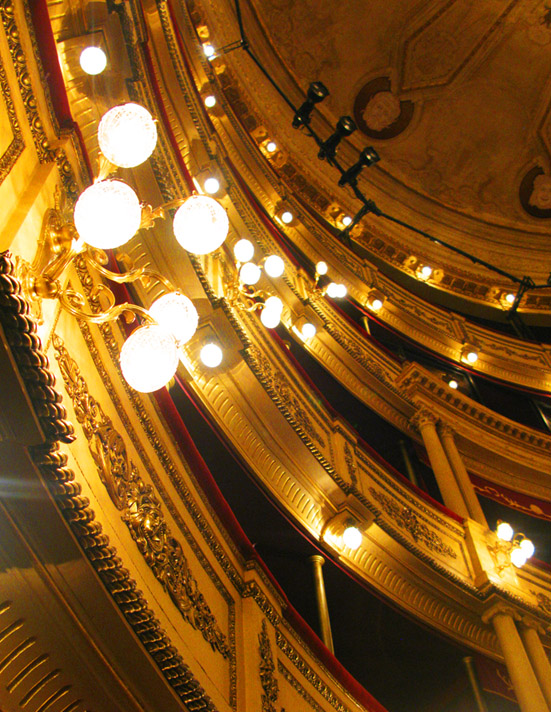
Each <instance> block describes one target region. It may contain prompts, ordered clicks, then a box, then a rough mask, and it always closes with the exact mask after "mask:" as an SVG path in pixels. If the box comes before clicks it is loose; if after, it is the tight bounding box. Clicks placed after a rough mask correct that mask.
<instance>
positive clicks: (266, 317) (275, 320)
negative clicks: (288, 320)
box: [260, 307, 281, 329]
mask: <svg viewBox="0 0 551 712" xmlns="http://www.w3.org/2000/svg"><path fill="white" fill-rule="evenodd" d="M260 321H261V322H262V323H263V324H264V326H265V327H266V328H267V329H275V328H276V326H279V323H280V321H281V313H280V312H277V311H275V310H273V309H267V308H266V307H264V308H263V309H262V311H261V312H260Z"/></svg>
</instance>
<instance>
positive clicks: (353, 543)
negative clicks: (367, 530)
mask: <svg viewBox="0 0 551 712" xmlns="http://www.w3.org/2000/svg"><path fill="white" fill-rule="evenodd" d="M342 540H343V542H344V544H345V546H347V547H348V548H349V549H352V550H353V551H355V550H356V549H359V547H360V545H361V543H362V533H361V531H360V530H359V529H358V527H354V526H348V527H346V529H345V530H344V532H343V535H342Z"/></svg>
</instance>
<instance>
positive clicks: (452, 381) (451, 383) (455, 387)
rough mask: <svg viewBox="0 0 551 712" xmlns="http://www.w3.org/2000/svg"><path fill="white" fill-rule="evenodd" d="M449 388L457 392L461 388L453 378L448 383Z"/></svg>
mask: <svg viewBox="0 0 551 712" xmlns="http://www.w3.org/2000/svg"><path fill="white" fill-rule="evenodd" d="M448 386H449V387H450V388H453V390H454V391H456V390H457V389H458V388H459V383H458V382H457V381H456V380H455V379H453V378H452V379H451V380H450V381H448Z"/></svg>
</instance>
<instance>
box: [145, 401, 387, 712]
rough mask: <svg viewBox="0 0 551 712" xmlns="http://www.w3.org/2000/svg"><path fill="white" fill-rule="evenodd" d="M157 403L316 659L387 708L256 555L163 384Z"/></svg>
mask: <svg viewBox="0 0 551 712" xmlns="http://www.w3.org/2000/svg"><path fill="white" fill-rule="evenodd" d="M153 395H154V396H155V399H156V401H157V404H158V406H159V408H160V410H161V413H162V414H163V416H164V418H165V420H166V423H167V425H168V427H169V428H170V431H171V433H172V435H173V436H174V439H175V440H176V442H177V444H178V446H179V448H180V449H181V452H182V454H183V456H184V458H185V459H186V461H187V463H188V464H189V466H190V467H191V469H192V471H193V473H194V475H195V477H196V479H197V482H198V484H199V486H200V487H201V489H202V490H203V492H204V493H205V494H206V496H207V498H208V500H209V503H210V504H211V505H212V507H213V509H214V511H215V512H216V514H217V515H218V517H219V518H220V520H221V522H222V524H223V526H224V528H225V529H226V531H227V532H228V534H229V535H230V536H231V537H232V540H233V541H234V543H235V544H236V545H237V547H238V549H239V551H240V552H241V554H242V555H243V557H244V558H245V559H246V560H248V561H250V560H254V561H256V562H257V563H258V564H259V566H260V567H261V568H262V570H263V571H264V573H265V574H266V576H267V577H268V578H269V580H270V582H271V583H272V585H273V586H274V588H275V589H276V591H277V592H278V594H279V595H280V596H281V598H282V599H283V600H284V606H283V616H284V618H285V620H286V621H288V623H289V624H290V625H291V626H292V628H293V629H294V630H295V631H296V632H297V634H298V635H299V637H301V638H302V639H303V640H304V641H305V643H306V644H307V645H308V647H309V648H310V649H311V650H312V652H313V653H314V654H315V655H316V656H317V657H318V659H319V660H320V661H321V662H322V663H323V664H324V665H325V666H326V667H327V669H328V670H329V672H330V673H331V674H332V675H333V676H334V677H335V678H336V679H337V680H338V681H339V682H340V683H341V684H342V685H343V686H344V687H345V688H346V689H347V690H348V691H349V692H350V694H351V695H352V696H353V697H354V698H355V699H356V700H357V701H358V702H360V703H361V704H362V705H364V706H365V707H366V708H367V709H368V710H372V711H373V712H387V711H386V708H385V707H383V705H381V704H380V703H379V702H377V700H376V699H375V698H374V697H373V696H372V695H371V694H370V693H369V692H368V691H367V690H366V689H365V688H364V687H363V686H362V685H360V683H359V682H358V681H357V680H356V679H355V678H354V677H353V676H352V675H351V674H350V673H349V672H348V670H346V668H345V667H344V666H343V665H342V663H340V662H339V661H338V660H337V658H336V657H335V656H334V655H333V654H332V653H331V652H330V651H329V650H328V649H327V648H326V646H325V645H324V644H323V642H322V641H321V640H320V639H319V637H318V636H317V635H316V633H315V632H314V631H313V630H312V628H310V626H309V625H308V624H307V623H306V621H305V620H304V619H303V618H302V617H301V616H300V614H299V613H298V612H297V611H296V610H295V608H293V606H292V605H291V604H290V603H289V600H288V598H287V596H286V595H285V593H284V591H283V589H282V588H281V587H280V585H279V584H278V582H277V580H276V579H275V578H274V576H273V575H272V573H271V572H270V570H269V569H268V567H267V566H266V564H265V563H264V561H263V560H262V559H261V558H260V556H259V555H258V553H257V552H256V550H255V548H254V547H253V545H252V544H251V542H250V541H249V539H248V537H247V535H246V534H245V532H244V531H243V529H242V528H241V525H240V524H239V522H238V521H237V519H236V518H235V515H234V514H233V512H232V510H231V508H230V507H229V505H228V503H227V502H226V500H225V499H224V497H223V495H222V493H221V492H220V490H219V488H218V485H217V484H216V481H215V479H214V477H213V476H212V473H211V471H210V470H209V468H208V467H207V465H206V463H205V461H204V460H203V458H202V457H201V454H200V453H199V451H198V450H197V448H196V446H195V443H194V442H193V440H192V439H191V437H190V435H189V432H188V430H187V428H186V426H185V424H184V421H183V420H182V418H181V416H180V414H179V413H178V410H177V408H176V406H175V405H174V401H173V400H172V398H171V397H170V394H169V393H168V391H167V390H166V389H165V388H163V389H161V390H159V391H156V392H155V393H154V394H153Z"/></svg>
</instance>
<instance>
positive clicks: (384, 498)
mask: <svg viewBox="0 0 551 712" xmlns="http://www.w3.org/2000/svg"><path fill="white" fill-rule="evenodd" d="M369 492H370V494H371V495H372V497H373V498H374V499H375V500H377V502H379V504H380V505H381V506H382V508H383V511H385V512H386V513H387V514H388V515H389V517H391V518H392V519H393V520H394V521H395V522H396V524H397V525H398V526H399V527H400V528H401V529H405V531H407V532H408V534H410V536H411V537H412V538H413V540H414V541H415V542H421V543H422V544H423V545H424V546H426V547H427V549H430V551H433V552H434V553H435V554H440V555H442V556H449V557H451V558H452V559H456V558H457V553H456V552H455V551H454V550H453V549H452V548H451V546H449V545H448V544H445V543H444V542H443V540H442V539H441V537H439V536H438V535H437V534H436V532H434V531H432V529H429V527H428V526H427V525H426V524H425V523H424V522H421V521H419V518H418V517H417V515H416V514H415V513H414V512H413V511H412V510H411V509H410V508H409V507H404V506H400V505H399V504H398V502H397V501H396V500H395V499H392V498H391V497H389V496H388V495H386V494H384V493H383V492H378V491H377V490H376V489H375V488H374V487H370V488H369Z"/></svg>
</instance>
